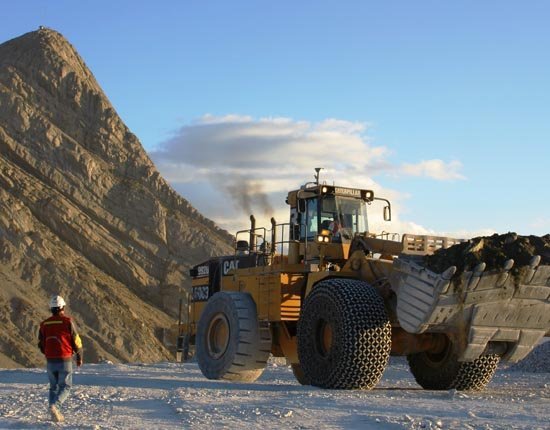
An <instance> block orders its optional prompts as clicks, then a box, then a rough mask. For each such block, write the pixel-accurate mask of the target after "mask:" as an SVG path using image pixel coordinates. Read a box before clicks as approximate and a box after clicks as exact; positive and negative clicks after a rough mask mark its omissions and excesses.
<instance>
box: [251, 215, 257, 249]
mask: <svg viewBox="0 0 550 430" xmlns="http://www.w3.org/2000/svg"><path fill="white" fill-rule="evenodd" d="M255 231H256V218H254V215H250V240H249V243H250V252H254V251H255V250H256V233H255Z"/></svg>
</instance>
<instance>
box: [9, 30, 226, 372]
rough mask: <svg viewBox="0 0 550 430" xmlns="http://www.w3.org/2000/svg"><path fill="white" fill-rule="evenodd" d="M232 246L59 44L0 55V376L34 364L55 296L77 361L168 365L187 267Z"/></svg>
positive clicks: (41, 33)
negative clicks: (74, 337)
mask: <svg viewBox="0 0 550 430" xmlns="http://www.w3.org/2000/svg"><path fill="white" fill-rule="evenodd" d="M231 241H232V237H231V236H230V235H229V234H228V233H227V232H226V231H223V230H221V229H219V228H218V227H216V225H215V224H214V223H213V222H212V221H210V220H208V219H206V218H205V217H203V216H202V215H201V214H199V213H198V212H197V211H196V210H195V209H194V208H193V207H192V206H191V205H190V204H189V202H187V201H186V200H185V199H183V198H182V197H180V196H179V195H178V194H177V193H176V192H175V191H174V190H173V189H172V188H171V187H170V186H169V185H168V184H167V182H166V181H165V180H164V179H163V178H162V177H161V176H160V174H159V172H158V171H157V170H156V168H155V166H154V165H153V163H152V162H151V160H150V159H149V157H148V156H147V154H146V152H145V151H144V149H143V147H142V146H141V144H140V142H139V140H138V139H137V138H136V136H135V135H134V134H132V133H131V132H130V130H129V129H128V128H127V127H126V126H125V125H124V123H123V122H122V120H121V119H120V117H119V116H118V115H117V113H116V112H115V109H114V108H113V106H112V105H111V103H110V102H109V100H108V99H107V97H106V96H105V94H104V93H103V91H102V89H101V88H100V86H99V85H98V83H97V81H96V79H95V78H94V76H93V75H92V73H91V72H90V70H89V69H88V67H87V66H86V64H85V63H84V61H83V60H82V59H81V58H80V56H79V55H78V53H77V52H76V51H75V49H74V48H73V47H72V46H71V45H70V44H69V42H68V41H67V40H66V39H65V38H64V37H63V36H62V35H61V34H59V33H57V32H55V31H53V30H50V29H40V30H38V31H34V32H31V33H27V34H25V35H23V36H21V37H18V38H16V39H13V40H10V41H8V42H6V43H3V44H2V45H0V330H1V331H2V336H1V337H0V367H8V366H38V365H41V364H43V363H44V359H43V356H42V355H41V353H40V352H39V351H38V349H37V347H36V343H37V340H36V337H37V330H38V325H39V322H40V321H41V320H42V319H44V318H46V317H47V316H48V314H49V310H48V298H49V296H50V295H52V294H54V293H60V294H61V295H63V296H64V297H65V299H66V301H67V303H68V306H67V310H68V313H69V314H70V315H72V316H73V317H74V318H75V320H76V322H77V324H78V326H79V328H80V331H81V334H82V337H83V341H84V345H85V360H86V361H88V362H90V361H99V360H103V359H109V360H112V361H155V360H160V359H167V358H168V357H169V354H170V352H169V351H168V350H167V349H166V348H165V346H163V344H162V342H161V340H160V339H161V337H162V336H161V334H162V331H163V329H164V328H166V327H169V326H170V325H172V324H174V322H175V316H176V315H177V307H178V301H179V298H180V297H182V293H183V290H182V288H183V287H184V286H185V281H186V278H187V273H188V268H189V267H190V266H191V265H193V264H196V263H197V262H199V261H201V260H204V259H207V258H208V257H209V256H211V255H219V254H224V253H227V252H231V249H232V248H231V246H230V245H231Z"/></svg>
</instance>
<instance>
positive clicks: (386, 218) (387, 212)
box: [384, 205, 391, 221]
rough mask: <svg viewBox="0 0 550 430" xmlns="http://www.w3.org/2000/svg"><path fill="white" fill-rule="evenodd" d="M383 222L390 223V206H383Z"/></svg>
mask: <svg viewBox="0 0 550 430" xmlns="http://www.w3.org/2000/svg"><path fill="white" fill-rule="evenodd" d="M384 221H391V206H390V205H388V206H384Z"/></svg>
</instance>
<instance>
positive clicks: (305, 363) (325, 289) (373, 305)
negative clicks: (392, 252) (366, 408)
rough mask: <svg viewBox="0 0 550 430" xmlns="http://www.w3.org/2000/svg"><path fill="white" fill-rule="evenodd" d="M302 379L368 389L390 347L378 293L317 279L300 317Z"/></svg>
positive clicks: (344, 282) (350, 283) (353, 284)
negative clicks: (316, 283) (318, 281)
mask: <svg viewBox="0 0 550 430" xmlns="http://www.w3.org/2000/svg"><path fill="white" fill-rule="evenodd" d="M297 337H298V358H299V360H300V365H301V370H302V371H303V373H304V377H305V379H304V380H305V381H308V382H309V383H310V384H311V385H315V386H318V387H322V388H342V389H356V388H359V389H371V388H373V387H374V386H375V385H376V384H377V383H378V382H379V381H380V378H381V377H382V374H383V373H384V370H385V369H386V366H387V364H388V359H389V356H390V350H391V325H390V322H389V319H388V315H387V313H386V309H385V308H384V301H383V299H382V297H380V294H379V293H378V291H377V290H376V289H375V288H373V287H372V286H370V285H369V284H367V283H365V282H361V281H357V280H353V279H327V280H324V281H321V282H320V283H319V284H318V285H316V286H315V287H314V288H313V291H312V292H311V293H310V294H309V295H308V296H307V297H306V300H305V302H304V306H303V309H302V314H301V317H300V320H299V321H298V333H297Z"/></svg>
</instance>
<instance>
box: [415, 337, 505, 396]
mask: <svg viewBox="0 0 550 430" xmlns="http://www.w3.org/2000/svg"><path fill="white" fill-rule="evenodd" d="M407 361H408V362H409V367H410V369H411V372H412V374H413V376H414V378H415V379H416V382H418V384H419V385H420V386H421V387H422V388H424V389H426V390H450V389H455V390H458V391H466V390H469V391H480V390H483V389H484V388H485V387H486V386H487V384H488V383H489V382H490V381H491V379H492V378H493V375H494V374H495V371H496V370H497V367H498V363H499V361H500V357H499V356H498V355H495V354H491V355H482V356H481V357H479V358H478V359H476V360H474V361H471V362H461V361H458V354H457V353H456V352H455V350H454V347H453V344H452V342H451V341H449V340H448V341H447V344H446V347H445V349H444V350H443V351H441V352H439V353H428V352H421V353H419V354H411V355H409V356H407Z"/></svg>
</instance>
